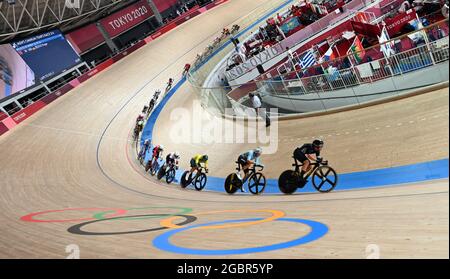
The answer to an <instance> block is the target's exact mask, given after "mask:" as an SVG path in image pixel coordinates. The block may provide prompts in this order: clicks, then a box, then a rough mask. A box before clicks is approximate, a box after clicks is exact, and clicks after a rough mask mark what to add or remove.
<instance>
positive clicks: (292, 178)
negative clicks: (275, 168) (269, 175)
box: [278, 170, 299, 195]
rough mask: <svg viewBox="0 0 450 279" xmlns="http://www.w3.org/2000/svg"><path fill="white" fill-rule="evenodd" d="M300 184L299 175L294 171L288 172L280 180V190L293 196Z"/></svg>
mask: <svg viewBox="0 0 450 279" xmlns="http://www.w3.org/2000/svg"><path fill="white" fill-rule="evenodd" d="M298 183H299V177H298V174H297V173H296V172H295V171H293V170H287V171H285V172H283V173H282V174H281V175H280V178H279V179H278V188H279V189H280V191H281V192H282V193H284V194H287V195H291V194H293V193H295V191H297V188H298Z"/></svg>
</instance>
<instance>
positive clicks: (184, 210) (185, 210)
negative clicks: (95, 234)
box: [93, 206, 193, 221]
mask: <svg viewBox="0 0 450 279" xmlns="http://www.w3.org/2000/svg"><path fill="white" fill-rule="evenodd" d="M156 208H169V209H180V212H177V213H173V214H167V215H165V216H164V217H167V216H169V217H170V216H172V217H173V216H176V215H184V214H187V213H191V212H192V210H193V209H192V208H186V207H176V206H150V207H138V208H126V209H125V210H127V211H128V210H142V209H156ZM111 212H114V211H105V212H100V213H96V214H95V215H94V216H93V218H94V219H98V220H103V219H107V217H105V215H107V214H110V213H111ZM157 218H161V217H160V216H150V217H130V218H120V220H128V221H129V220H143V219H157Z"/></svg>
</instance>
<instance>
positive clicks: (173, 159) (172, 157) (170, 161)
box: [166, 153, 178, 165]
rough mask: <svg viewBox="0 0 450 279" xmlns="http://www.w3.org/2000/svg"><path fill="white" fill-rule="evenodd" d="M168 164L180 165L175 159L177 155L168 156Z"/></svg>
mask: <svg viewBox="0 0 450 279" xmlns="http://www.w3.org/2000/svg"><path fill="white" fill-rule="evenodd" d="M166 163H167V164H173V165H176V164H177V163H178V162H177V159H176V158H175V153H170V154H167V156H166Z"/></svg>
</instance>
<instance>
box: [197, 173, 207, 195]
mask: <svg viewBox="0 0 450 279" xmlns="http://www.w3.org/2000/svg"><path fill="white" fill-rule="evenodd" d="M207 181H208V178H207V177H206V174H204V173H202V174H200V175H199V176H198V177H197V179H196V180H195V183H194V187H195V190H197V191H201V190H203V189H205V187H206V182H207Z"/></svg>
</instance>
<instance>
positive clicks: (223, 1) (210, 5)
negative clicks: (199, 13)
mask: <svg viewBox="0 0 450 279" xmlns="http://www.w3.org/2000/svg"><path fill="white" fill-rule="evenodd" d="M227 1H228V0H217V1H215V2H213V3H211V4H208V5H206V9H207V10H210V9H212V8H214V7H215V6H219V5H220V4H223V3H225V2H227Z"/></svg>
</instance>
